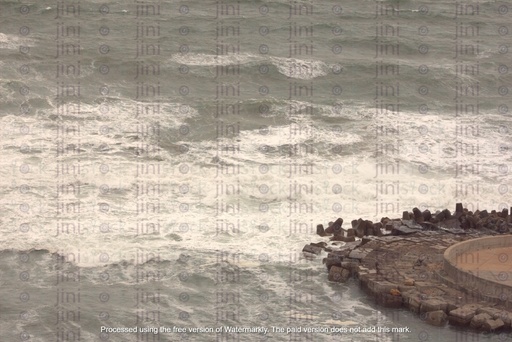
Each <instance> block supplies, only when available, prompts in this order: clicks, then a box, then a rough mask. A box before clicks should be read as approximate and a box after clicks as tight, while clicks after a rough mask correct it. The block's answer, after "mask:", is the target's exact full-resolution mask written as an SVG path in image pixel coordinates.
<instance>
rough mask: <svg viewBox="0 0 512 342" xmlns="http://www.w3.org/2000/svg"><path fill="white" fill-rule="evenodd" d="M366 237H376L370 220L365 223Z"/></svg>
mask: <svg viewBox="0 0 512 342" xmlns="http://www.w3.org/2000/svg"><path fill="white" fill-rule="evenodd" d="M364 235H374V234H373V222H372V221H369V220H365V221H364Z"/></svg>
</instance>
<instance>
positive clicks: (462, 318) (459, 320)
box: [448, 306, 476, 326]
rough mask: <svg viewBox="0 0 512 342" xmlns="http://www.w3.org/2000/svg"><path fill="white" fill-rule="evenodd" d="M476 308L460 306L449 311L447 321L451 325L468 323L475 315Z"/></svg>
mask: <svg viewBox="0 0 512 342" xmlns="http://www.w3.org/2000/svg"><path fill="white" fill-rule="evenodd" d="M475 313H476V309H475V310H473V309H470V308H467V307H464V306H463V307H461V308H458V309H455V310H452V311H450V314H449V315H448V321H449V322H450V324H451V325H461V326H463V325H468V324H469V323H470V322H471V320H472V319H473V317H474V316H475Z"/></svg>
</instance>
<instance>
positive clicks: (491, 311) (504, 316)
mask: <svg viewBox="0 0 512 342" xmlns="http://www.w3.org/2000/svg"><path fill="white" fill-rule="evenodd" d="M476 313H477V314H483V313H485V314H488V315H489V316H490V317H491V318H492V319H498V318H499V319H501V320H502V321H503V323H505V327H508V328H510V327H511V324H512V313H510V312H508V311H503V310H500V309H496V308H492V307H483V308H479V309H477V310H476Z"/></svg>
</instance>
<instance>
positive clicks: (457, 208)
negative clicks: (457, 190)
mask: <svg viewBox="0 0 512 342" xmlns="http://www.w3.org/2000/svg"><path fill="white" fill-rule="evenodd" d="M463 210H464V208H463V207H462V203H456V204H455V212H456V213H461V214H462V212H463Z"/></svg>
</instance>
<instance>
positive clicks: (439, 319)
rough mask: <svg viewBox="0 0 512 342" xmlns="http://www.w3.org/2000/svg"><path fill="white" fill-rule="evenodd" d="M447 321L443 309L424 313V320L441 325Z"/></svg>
mask: <svg viewBox="0 0 512 342" xmlns="http://www.w3.org/2000/svg"><path fill="white" fill-rule="evenodd" d="M447 321H448V315H447V314H446V313H445V312H444V311H443V310H436V311H430V312H427V313H426V314H425V322H427V323H428V324H430V325H434V326H437V327H442V326H444V325H445V324H446V322H447Z"/></svg>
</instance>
